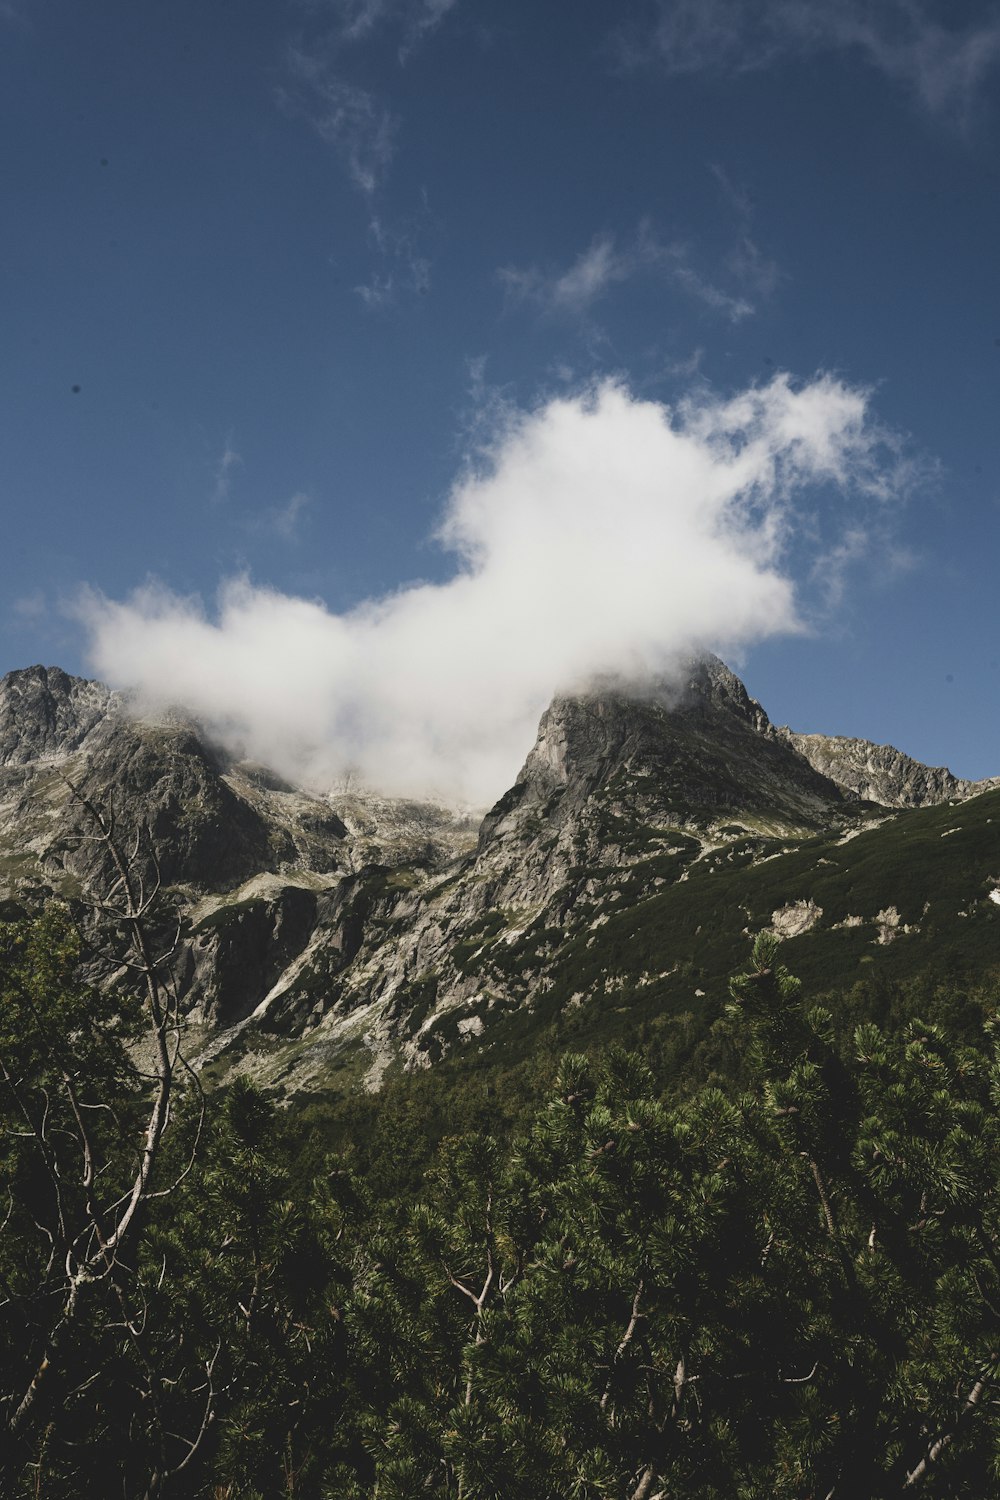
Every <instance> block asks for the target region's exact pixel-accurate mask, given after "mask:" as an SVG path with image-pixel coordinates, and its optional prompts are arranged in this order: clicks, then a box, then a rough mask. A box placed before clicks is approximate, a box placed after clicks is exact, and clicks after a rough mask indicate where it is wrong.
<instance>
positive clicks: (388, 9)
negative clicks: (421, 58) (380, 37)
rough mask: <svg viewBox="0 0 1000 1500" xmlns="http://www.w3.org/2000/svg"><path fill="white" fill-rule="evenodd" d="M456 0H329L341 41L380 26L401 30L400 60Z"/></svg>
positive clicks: (356, 39) (363, 36) (353, 39)
mask: <svg viewBox="0 0 1000 1500" xmlns="http://www.w3.org/2000/svg"><path fill="white" fill-rule="evenodd" d="M457 4H458V0H329V9H330V12H331V14H332V16H333V18H334V21H335V29H336V35H337V36H338V38H339V40H340V41H341V42H345V43H350V42H360V41H364V40H366V39H367V38H369V37H372V36H374V35H375V34H376V33H377V32H379V31H381V30H382V29H383V28H388V27H390V26H391V27H393V28H395V29H396V30H397V31H398V33H399V34H400V37H401V40H400V43H399V55H400V61H401V62H405V61H406V59H407V58H408V57H409V55H410V53H411V52H412V51H413V50H414V48H415V47H416V46H418V45H419V43H420V42H421V41H422V40H423V39H424V37H426V36H428V35H429V34H430V33H431V32H432V31H436V30H437V28H438V27H439V26H440V24H441V22H442V21H443V20H444V18H445V16H446V15H447V14H448V12H449V11H451V10H454V8H455V6H456V5H457Z"/></svg>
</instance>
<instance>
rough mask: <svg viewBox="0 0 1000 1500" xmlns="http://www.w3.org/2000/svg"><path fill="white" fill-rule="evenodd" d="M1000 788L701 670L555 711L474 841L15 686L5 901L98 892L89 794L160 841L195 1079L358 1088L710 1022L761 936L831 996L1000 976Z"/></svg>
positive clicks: (63, 691) (196, 729) (111, 714)
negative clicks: (549, 1040) (951, 967)
mask: <svg viewBox="0 0 1000 1500" xmlns="http://www.w3.org/2000/svg"><path fill="white" fill-rule="evenodd" d="M997 786H998V783H996V782H985V783H972V782H963V781H960V780H959V779H958V778H955V777H953V776H951V774H950V773H949V772H947V771H945V770H939V769H933V768H927V767H924V766H920V765H919V764H918V763H917V762H915V761H912V760H910V759H909V758H908V757H906V756H904V755H902V754H901V753H900V752H898V751H895V750H892V749H891V748H889V747H883V746H874V745H869V744H867V743H866V742H864V741H859V740H843V739H836V738H825V737H823V736H819V735H799V734H795V733H793V732H792V731H790V730H788V729H778V728H775V727H774V726H773V725H772V724H771V723H770V720H769V719H768V717H767V714H766V713H765V711H764V709H763V708H762V707H761V706H760V704H759V703H757V702H756V701H755V700H753V699H752V698H750V697H749V695H748V694H747V692H746V689H745V688H744V686H743V684H742V683H741V682H740V681H739V679H738V678H737V677H736V676H734V674H733V673H732V672H730V671H729V669H728V668H726V667H725V666H724V665H723V664H722V663H721V662H719V661H717V660H715V659H714V658H706V659H704V660H701V661H698V662H693V663H692V664H691V665H690V667H689V669H688V671H687V672H686V673H684V674H683V675H682V677H681V678H680V679H679V680H676V681H672V682H669V683H666V682H664V683H658V684H648V683H647V684H643V685H641V686H634V685H633V686H623V685H621V684H608V685H601V686H599V687H598V688H595V690H594V691H592V692H590V693H587V694H584V695H577V696H573V697H560V698H557V699H556V700H555V701H554V702H553V703H552V705H551V706H550V708H549V709H548V710H547V711H546V713H545V714H544V716H543V718H542V721H541V725H540V728H539V733H538V738H537V740H536V743H535V745H534V747H533V748H532V749H531V751H530V753H529V754H528V757H527V759H526V761H525V764H524V767H523V769H522V771H521V773H520V775H519V776H518V778H517V780H516V782H515V784H514V785H513V787H511V788H510V790H509V791H508V792H507V793H506V794H505V795H504V796H503V797H501V798H500V800H499V801H498V802H497V803H496V804H495V806H494V807H493V808H491V809H490V810H489V811H488V812H487V813H486V815H485V817H483V818H482V819H481V820H480V819H479V818H475V817H473V816H471V815H469V814H468V813H466V812H461V811H455V810H452V809H448V808H446V807H442V806H437V805H431V804H427V803H420V802H416V801H405V800H399V799H388V798H382V797H378V796H377V795H375V794H373V793H371V792H368V791H365V790H359V789H355V788H341V789H339V790H333V791H331V792H330V793H328V794H326V795H318V794H316V793H315V792H312V793H310V792H306V791H304V790H302V789H300V788H296V787H293V786H291V785H289V784H288V783H287V782H285V781H283V780H282V779H281V778H279V777H277V776H276V775H274V774H273V773H272V772H270V771H268V770H267V769H266V768H263V767H260V766H255V765H251V764H248V763H246V762H242V761H239V760H236V759H234V758H233V757H232V756H231V755H230V754H228V753H227V752H226V751H224V750H223V749H222V748H220V747H219V746H217V745H214V744H213V743H212V742H211V740H210V739H209V737H208V736H207V735H206V734H205V732H204V731H203V730H202V729H201V728H200V726H199V725H198V724H197V723H196V722H194V721H192V720H191V719H190V718H189V717H188V716H186V715H185V714H183V713H182V712H179V711H178V712H171V713H165V714H160V715H158V716H156V717H153V718H148V717H146V718H143V717H140V716H138V715H137V714H136V712H135V711H134V708H133V706H131V705H130V704H129V703H128V702H127V701H126V700H125V699H123V698H122V697H121V696H120V695H118V694H115V693H112V692H110V691H109V690H108V689H106V688H104V687H102V686H101V685H100V684H97V683H90V682H85V681H83V680H81V679H79V678H73V677H70V676H68V675H67V674H65V673H63V672H61V671H59V670H58V669H55V668H48V669H46V668H43V667H32V668H28V669H25V670H24V671H20V672H13V673H10V674H9V675H8V676H7V677H5V678H4V679H3V680H2V681H0V900H2V901H3V902H4V903H5V908H4V909H5V910H6V911H7V912H8V914H12V913H13V912H15V911H17V910H19V909H25V908H28V907H31V906H32V905H35V904H37V903H38V902H40V901H42V900H44V899H46V898H47V897H48V896H50V895H51V894H52V893H57V894H60V895H63V896H64V897H66V898H68V899H71V900H73V899H76V898H78V897H79V895H80V894H81V892H82V891H83V889H84V888H85V886H86V885H87V883H88V881H90V880H92V879H93V878H94V876H95V874H96V871H95V866H94V852H93V845H90V844H87V843H81V842H80V841H79V839H78V838H77V837H75V835H76V834H77V833H78V831H79V829H80V827H81V811H80V808H79V804H78V802H77V800H76V799H75V797H74V791H73V788H74V787H76V788H78V789H79V790H80V791H82V792H83V793H84V794H85V795H88V796H91V797H94V798H98V799H101V800H102V801H104V802H105V803H108V802H110V804H111V805H112V806H113V808H114V809H115V813H116V816H117V818H118V820H119V823H120V826H121V827H122V828H123V829H130V828H133V827H140V826H141V827H148V828H149V830H150V834H151V837H152V840H153V843H154V844H155V846H156V848H157V851H158V854H159V861H160V866H161V872H162V877H163V880H164V883H165V884H166V886H167V887H168V891H167V895H168V897H169V898H170V900H171V901H172V902H173V903H174V904H175V905H176V907H177V908H178V910H179V913H180V916H181V920H182V929H181V930H182V941H181V944H180V946H179V949H178V953H177V957H176V958H175V960H174V971H173V978H174V982H175V984H176V986H177V988H178V992H179V994H180V995H181V997H182V1002H183V1005H184V1007H185V1009H186V1011H187V1014H188V1039H187V1047H188V1052H189V1054H194V1055H195V1056H196V1057H197V1061H198V1065H199V1066H200V1067H201V1068H202V1070H203V1072H204V1075H205V1076H206V1078H210V1079H222V1078H226V1077H228V1076H230V1075H231V1074H232V1073H233V1072H234V1071H249V1072H251V1073H253V1074H254V1075H255V1076H257V1077H258V1078H260V1079H261V1080H263V1081H264V1082H265V1083H267V1084H269V1085H271V1086H274V1087H281V1088H284V1089H287V1090H290V1091H297V1090H303V1089H313V1090H316V1089H319V1090H325V1091H328V1092H330V1091H333V1092H346V1091H349V1090H351V1089H353V1088H355V1087H357V1086H358V1085H359V1084H361V1083H364V1084H365V1085H366V1086H367V1087H374V1086H377V1085H378V1083H379V1081H380V1080H381V1079H382V1077H383V1076H384V1075H385V1073H386V1071H387V1070H392V1069H395V1068H398V1067H405V1068H409V1069H412V1068H419V1067H425V1066H429V1065H431V1064H432V1063H434V1062H436V1061H437V1060H439V1059H440V1058H442V1057H443V1056H445V1055H447V1054H449V1053H454V1052H456V1051H458V1050H461V1049H466V1050H468V1051H470V1053H471V1052H476V1053H477V1054H478V1055H482V1054H483V1053H484V1052H493V1053H496V1054H497V1055H499V1053H501V1052H503V1050H504V1049H507V1050H508V1052H511V1055H513V1054H514V1053H516V1050H517V1048H518V1047H520V1048H524V1047H530V1045H531V1037H532V1035H533V1034H534V1033H535V1032H536V1031H537V1028H539V1027H543V1026H550V1027H551V1026H556V1027H558V1028H562V1029H563V1030H565V1031H566V1032H567V1034H571V1035H573V1036H575V1037H579V1038H580V1039H582V1040H586V1039H587V1038H588V1037H590V1038H593V1037H598V1036H602V1035H605V1034H606V1035H608V1036H610V1035H613V1034H615V1031H616V1029H617V1030H621V1029H623V1028H625V1027H626V1026H634V1025H637V1024H649V1025H652V1026H666V1025H670V1024H674V1021H675V1020H676V1018H683V1017H687V1016H691V1015H695V1016H700V1017H704V1016H709V1015H711V1014H712V1013H713V1007H714V1008H716V1009H717V1007H718V1005H719V1004H720V1003H721V999H722V997H723V995H724V993H725V978H726V975H727V973H728V972H729V971H730V970H731V969H732V968H733V967H734V966H735V965H736V964H738V963H739V962H740V960H741V958H742V955H743V953H744V952H745V949H746V943H747V937H748V934H750V933H752V932H755V931H757V930H759V929H760V928H761V927H765V926H771V927H773V928H774V929H775V930H776V931H779V932H781V933H782V934H783V935H784V936H785V937H786V938H787V939H788V943H789V950H790V955H789V960H788V961H789V962H790V964H792V966H793V967H797V969H798V972H801V973H803V975H804V976H805V977H809V978H810V980H811V982H813V983H816V984H818V985H819V987H820V988H823V987H824V985H825V986H826V987H832V986H835V985H849V984H850V983H852V982H853V981H854V980H855V979H857V978H858V977H860V976H863V975H866V974H869V973H871V972H875V970H877V971H878V972H885V973H887V974H895V973H904V972H912V971H914V970H915V969H916V968H917V967H919V966H920V965H921V964H924V963H926V962H927V961H928V957H929V956H932V957H939V956H941V955H942V954H947V953H950V952H952V951H957V952H960V953H964V954H970V955H972V956H973V957H974V959H975V961H976V962H977V963H979V964H981V965H982V966H988V965H989V964H990V963H1000V947H998V946H997V940H998V938H1000V908H998V904H997V903H998V901H1000V838H998V834H1000V790H997ZM994 820H995V827H996V831H994ZM872 966H874V969H873V968H872Z"/></svg>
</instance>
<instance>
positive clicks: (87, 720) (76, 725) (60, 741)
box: [0, 666, 121, 766]
mask: <svg viewBox="0 0 1000 1500" xmlns="http://www.w3.org/2000/svg"><path fill="white" fill-rule="evenodd" d="M120 708H121V700H120V698H119V696H118V694H117V693H113V692H112V691H111V690H110V688H106V687H105V686H104V685H103V683H99V682H88V681H87V680H86V679H85V678H82V677H71V676H70V675H69V673H67V672H64V671H62V669H61V668H59V667H43V666H34V667H23V668H21V669H19V670H18V671H14V672H8V673H7V675H6V677H3V678H0V765H8V766H18V765H29V764H30V763H31V762H32V761H38V760H57V759H60V758H64V757H66V756H68V755H72V754H74V753H75V752H76V751H78V750H79V749H80V748H81V747H82V746H83V745H84V743H85V742H86V741H87V739H88V738H89V737H90V736H91V735H92V734H93V733H94V732H95V731H96V730H99V729H100V728H101V727H102V726H103V725H104V724H105V723H106V722H107V720H108V718H109V716H112V715H115V714H117V713H118V712H119V711H120Z"/></svg>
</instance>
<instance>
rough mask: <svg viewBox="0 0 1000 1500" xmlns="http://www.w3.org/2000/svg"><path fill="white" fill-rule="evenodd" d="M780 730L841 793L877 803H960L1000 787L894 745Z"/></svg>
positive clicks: (999, 781) (998, 781)
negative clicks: (924, 762) (965, 776)
mask: <svg viewBox="0 0 1000 1500" xmlns="http://www.w3.org/2000/svg"><path fill="white" fill-rule="evenodd" d="M778 733H779V734H780V735H781V736H782V737H783V738H784V739H785V740H786V741H787V743H788V744H789V745H792V746H793V747H794V748H795V749H796V750H797V751H798V752H799V754H800V755H802V756H803V757H804V758H805V759H806V760H807V761H808V762H809V764H810V765H811V766H812V767H813V768H814V769H815V770H816V771H818V772H819V773H820V774H821V775H823V776H826V777H828V778H829V779H830V780H831V781H833V782H835V783H836V784H837V786H839V787H841V788H843V790H844V791H845V792H848V793H850V794H851V795H853V796H855V797H861V798H863V799H864V800H865V801H868V802H877V803H878V804H879V806H880V807H928V806H932V805H934V804H936V803H939V802H961V801H964V800H965V798H966V797H976V796H978V795H979V793H980V792H986V791H990V790H991V789H992V788H993V787H996V786H1000V779H998V778H996V777H993V778H991V779H989V780H986V781H966V780H964V779H963V778H962V777H960V776H953V775H952V774H951V772H950V771H949V770H948V768H947V767H946V766H925V765H921V763H920V761H918V760H913V759H912V757H911V756H909V755H904V754H903V752H902V751H901V750H897V749H896V748H895V746H893V745H875V744H872V742H871V741H870V740H856V739H847V738H844V737H842V736H840V735H827V734H796V733H795V731H794V730H791V729H788V728H785V727H783V728H781V729H779V730H778Z"/></svg>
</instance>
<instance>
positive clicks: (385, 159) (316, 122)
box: [278, 47, 396, 197]
mask: <svg viewBox="0 0 1000 1500" xmlns="http://www.w3.org/2000/svg"><path fill="white" fill-rule="evenodd" d="M288 66H289V72H290V74H291V77H292V80H293V86H292V87H291V88H286V89H281V90H279V95H278V97H279V102H280V103H282V104H283V105H284V106H285V107H286V108H287V109H290V110H292V111H294V112H296V113H299V114H301V115H303V116H305V118H306V119H308V121H309V123H310V125H311V126H312V128H313V129H314V130H315V131H316V134H317V135H318V136H319V137H320V138H321V139H322V140H324V141H326V142H327V144H328V145H330V146H332V147H333V149H334V150H335V151H336V152H337V155H338V156H339V157H340V159H341V161H342V162H343V164H344V166H345V168H346V169H347V173H348V175H349V177H350V179H351V181H352V182H353V183H354V185H355V187H357V188H360V190H361V192H363V193H365V194H366V195H368V196H369V197H370V196H371V194H373V193H374V192H375V189H376V188H377V187H378V185H379V183H380V182H381V180H382V178H383V177H384V175H385V172H386V170H387V168H388V166H389V163H390V161H391V160H392V155H393V145H394V136H395V133H396V119H395V117H394V116H393V114H392V112H391V111H390V110H389V109H388V108H387V107H386V106H385V105H384V104H383V103H382V102H381V101H380V100H379V99H378V98H377V97H376V96H375V95H374V94H372V93H370V92H369V91H368V90H367V89H364V88H361V87H360V85H358V84H356V83H352V82H351V81H350V80H349V79H348V78H346V77H345V76H344V75H343V74H342V73H341V72H340V71H339V68H338V65H337V60H336V58H335V57H334V56H333V55H331V53H330V52H329V50H328V49H320V50H318V51H307V50H306V49H304V48H301V47H291V48H290V49H289V53H288Z"/></svg>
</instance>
